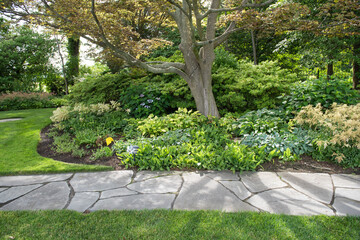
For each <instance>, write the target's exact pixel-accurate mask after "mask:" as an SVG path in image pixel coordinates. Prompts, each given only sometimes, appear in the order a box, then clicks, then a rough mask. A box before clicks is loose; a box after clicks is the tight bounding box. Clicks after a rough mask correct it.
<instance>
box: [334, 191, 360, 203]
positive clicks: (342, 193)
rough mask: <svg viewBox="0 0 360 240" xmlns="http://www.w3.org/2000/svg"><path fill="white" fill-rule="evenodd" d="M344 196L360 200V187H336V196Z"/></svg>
mask: <svg viewBox="0 0 360 240" xmlns="http://www.w3.org/2000/svg"><path fill="white" fill-rule="evenodd" d="M337 197H342V198H347V199H351V200H355V201H359V202H360V188H356V189H351V188H336V189H335V198H337Z"/></svg>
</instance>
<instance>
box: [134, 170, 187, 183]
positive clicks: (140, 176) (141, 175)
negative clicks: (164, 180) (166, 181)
mask: <svg viewBox="0 0 360 240" xmlns="http://www.w3.org/2000/svg"><path fill="white" fill-rule="evenodd" d="M181 173H182V172H180V171H140V172H137V173H136V176H135V178H134V181H135V182H139V181H143V180H147V179H150V178H157V177H163V176H169V175H174V174H176V175H180V174H181Z"/></svg>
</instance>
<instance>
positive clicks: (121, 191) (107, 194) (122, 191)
mask: <svg viewBox="0 0 360 240" xmlns="http://www.w3.org/2000/svg"><path fill="white" fill-rule="evenodd" d="M135 194H138V193H137V192H134V191H131V190H129V189H127V188H117V189H112V190H107V191H103V192H102V193H101V197H100V199H104V198H111V197H120V196H129V195H135Z"/></svg>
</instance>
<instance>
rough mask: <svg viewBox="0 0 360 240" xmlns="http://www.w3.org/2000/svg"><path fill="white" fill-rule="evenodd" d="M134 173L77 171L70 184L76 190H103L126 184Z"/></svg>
mask: <svg viewBox="0 0 360 240" xmlns="http://www.w3.org/2000/svg"><path fill="white" fill-rule="evenodd" d="M132 175H133V171H110V172H94V173H76V174H75V175H74V177H73V178H72V179H71V181H70V184H71V186H72V187H73V188H74V191H75V192H90V191H103V190H109V189H114V188H120V187H124V186H126V185H127V184H129V183H130V182H131V177H132Z"/></svg>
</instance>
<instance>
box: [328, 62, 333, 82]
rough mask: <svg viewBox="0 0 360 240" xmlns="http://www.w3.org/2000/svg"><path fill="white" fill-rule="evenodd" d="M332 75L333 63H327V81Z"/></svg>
mask: <svg viewBox="0 0 360 240" xmlns="http://www.w3.org/2000/svg"><path fill="white" fill-rule="evenodd" d="M333 74H334V64H333V63H328V65H327V79H328V80H329V79H330V78H331V76H332V75H333Z"/></svg>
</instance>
